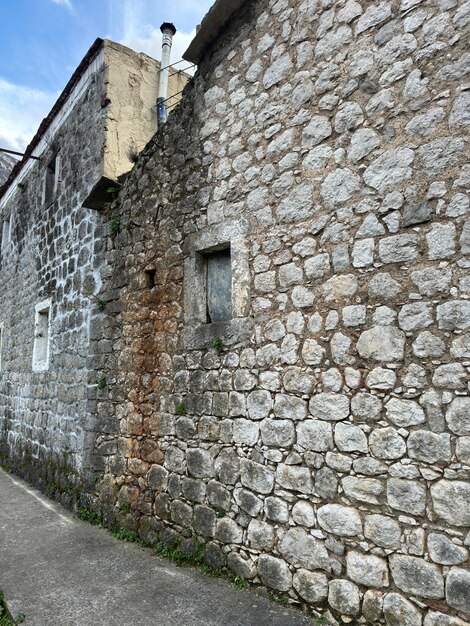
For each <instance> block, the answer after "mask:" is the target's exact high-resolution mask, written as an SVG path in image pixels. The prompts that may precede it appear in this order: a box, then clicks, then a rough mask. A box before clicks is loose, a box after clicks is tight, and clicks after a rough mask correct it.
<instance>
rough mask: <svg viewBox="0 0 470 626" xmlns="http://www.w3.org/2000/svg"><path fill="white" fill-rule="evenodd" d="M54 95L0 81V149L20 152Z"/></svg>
mask: <svg viewBox="0 0 470 626" xmlns="http://www.w3.org/2000/svg"><path fill="white" fill-rule="evenodd" d="M57 95H58V94H57V93H52V92H46V91H39V90H36V89H30V88H29V87H24V86H23V85H15V84H14V83H10V82H8V81H6V80H4V79H2V78H0V138H1V142H2V145H0V147H1V148H9V149H12V150H18V152H22V151H24V149H25V148H26V146H27V145H28V144H29V142H30V141H31V139H32V138H33V136H34V135H35V133H36V131H37V129H38V127H39V124H40V123H41V120H42V119H43V118H44V117H46V115H47V114H48V112H49V111H50V109H51V108H52V105H53V104H54V102H55V100H56V99H57ZM5 144H6V145H5Z"/></svg>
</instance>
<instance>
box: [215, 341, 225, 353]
mask: <svg viewBox="0 0 470 626" xmlns="http://www.w3.org/2000/svg"><path fill="white" fill-rule="evenodd" d="M212 347H213V348H214V350H215V351H216V352H218V353H219V354H220V353H221V352H223V351H224V350H225V345H224V342H223V341H222V339H220V338H217V339H214V341H213V342H212Z"/></svg>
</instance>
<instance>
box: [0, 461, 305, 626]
mask: <svg viewBox="0 0 470 626" xmlns="http://www.w3.org/2000/svg"><path fill="white" fill-rule="evenodd" d="M0 587H2V588H3V589H4V591H5V594H6V598H7V601H8V604H9V607H10V610H11V612H12V613H13V614H14V615H16V614H18V613H19V612H21V613H24V614H25V615H26V623H25V624H26V626H252V625H253V626H312V625H313V622H312V621H311V620H309V619H308V618H306V617H303V616H302V615H301V614H300V613H299V612H297V611H295V610H293V609H285V608H283V607H281V606H280V605H277V604H274V603H272V602H269V601H268V600H265V599H264V598H260V597H258V596H257V595H255V594H253V593H252V592H250V591H247V590H245V591H236V590H235V589H233V588H232V587H231V586H230V585H229V584H228V583H227V582H226V581H223V580H218V579H213V578H209V577H207V576H204V575H203V574H202V573H200V572H199V571H198V570H195V569H189V568H178V567H176V566H174V565H173V564H172V563H170V562H168V561H166V560H164V559H161V558H158V557H157V556H155V555H154V554H152V552H151V551H150V550H147V549H145V548H142V547H140V546H138V545H136V544H131V543H125V542H122V541H118V540H117V539H114V538H113V537H112V536H111V535H110V534H109V533H108V532H107V531H106V530H104V529H101V528H97V527H95V526H91V525H90V524H87V523H85V522H82V521H80V520H77V519H75V518H74V517H73V516H72V515H71V514H70V513H69V512H68V511H66V510H65V509H63V508H62V507H60V505H58V504H56V503H54V502H51V501H50V500H47V499H46V498H44V496H42V495H41V494H40V493H39V492H37V491H35V490H33V489H32V488H31V487H29V485H27V484H26V483H24V482H22V481H20V480H19V479H17V478H16V477H14V476H10V475H9V474H6V473H5V472H3V471H2V470H0Z"/></svg>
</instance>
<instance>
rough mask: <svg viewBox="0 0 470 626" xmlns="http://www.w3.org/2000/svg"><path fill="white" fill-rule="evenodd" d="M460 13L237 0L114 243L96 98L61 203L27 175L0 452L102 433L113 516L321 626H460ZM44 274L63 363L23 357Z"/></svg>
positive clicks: (326, 0) (6, 305)
mask: <svg viewBox="0 0 470 626" xmlns="http://www.w3.org/2000/svg"><path fill="white" fill-rule="evenodd" d="M469 14H470V10H469V3H468V2H463V1H462V0H428V1H427V2H419V0H401V1H399V0H393V1H390V2H388V1H386V0H384V1H381V2H375V1H374V2H369V1H368V2H366V1H365V0H362V1H361V2H359V1H355V0H348V1H347V2H346V1H345V0H339V1H337V2H334V1H333V0H322V1H320V0H304V1H302V0H297V1H295V0H290V1H289V0H259V1H258V2H254V1H250V2H248V3H247V4H246V7H245V9H244V10H243V11H242V12H241V13H240V14H239V15H238V17H237V18H236V19H235V20H233V22H232V23H231V25H230V27H229V28H228V29H227V31H226V32H224V33H223V37H221V39H220V41H218V42H216V43H215V45H214V47H213V49H212V50H208V51H207V54H206V57H205V59H204V60H203V62H202V63H201V65H200V68H199V71H198V74H197V75H196V77H195V79H194V81H193V83H192V86H191V88H189V89H187V91H186V94H185V98H184V99H183V101H182V103H181V104H180V106H179V107H178V109H177V111H176V112H175V113H174V114H173V115H172V116H171V117H170V120H169V123H168V124H167V126H166V127H165V129H164V131H163V132H160V133H158V134H157V135H156V136H155V138H154V139H153V141H152V142H151V143H150V144H149V146H148V147H147V149H146V151H145V152H144V154H143V156H142V157H141V158H140V159H139V161H138V162H137V164H136V166H135V168H134V170H133V172H132V174H131V175H130V177H129V179H128V181H127V183H126V185H125V187H124V189H123V191H122V192H121V194H120V196H119V199H118V202H117V203H116V204H115V205H114V208H113V210H112V214H111V215H110V216H109V217H110V218H111V219H112V224H113V228H112V236H110V237H108V239H107V240H103V241H100V240H99V239H98V238H99V237H100V234H101V230H102V228H101V226H100V222H101V217H100V216H98V215H96V214H94V213H93V212H90V211H85V210H83V209H76V208H74V209H73V210H72V207H75V206H76V205H75V204H73V203H70V204H68V201H69V199H71V198H73V197H74V193H76V191H75V190H76V187H75V186H74V185H75V183H74V176H75V174H74V172H75V169H76V167H75V169H74V167H72V162H73V159H74V155H76V153H77V146H80V145H83V152H82V154H84V155H90V154H93V150H90V151H89V150H88V145H89V144H86V143H85V140H84V139H82V138H81V137H82V135H81V133H83V134H85V128H86V126H87V124H89V120H90V115H93V111H96V110H99V107H98V108H93V107H92V106H91V103H92V102H93V100H94V99H95V98H96V99H99V97H100V94H99V93H98V91H96V92H95V91H93V90H92V91H91V92H90V94H89V95H88V96H87V99H86V100H85V101H84V102H83V106H82V108H81V109H80V111H79V113H78V114H77V118H74V119H72V118H71V119H70V121H69V122H68V124H70V133H71V134H70V135H69V134H67V135H66V136H65V138H66V139H68V138H69V137H72V136H73V141H72V140H71V139H70V140H68V141H65V144H64V145H65V146H67V148H66V149H65V164H64V167H65V171H67V172H69V173H68V176H69V179H68V181H67V182H66V183H65V184H64V186H63V194H64V196H63V201H61V202H59V203H58V205H57V206H55V207H54V209H53V210H52V211H51V212H50V215H47V214H44V212H43V211H41V208H40V206H39V203H38V193H39V192H38V188H37V187H36V188H35V187H34V184H33V182H31V184H30V183H29V182H28V186H27V188H26V189H22V190H20V189H19V190H18V191H17V196H16V198H17V200H16V203H15V215H16V216H17V217H15V228H16V229H20V230H21V233H22V234H21V236H19V235H17V236H16V240H17V241H20V242H21V245H18V246H17V248H14V247H13V248H12V250H11V251H10V255H11V256H8V258H7V261H2V263H3V265H2V283H1V286H0V289H3V290H4V291H3V292H0V311H1V315H3V318H4V319H7V320H9V321H8V324H7V326H6V328H7V329H8V327H9V325H10V326H11V331H9V330H7V332H6V333H5V337H6V346H7V350H6V353H7V354H9V355H10V356H8V359H9V363H7V364H8V368H7V371H6V372H4V373H3V374H2V380H1V385H2V386H1V393H0V404H1V405H2V407H3V408H2V410H3V411H4V415H6V420H5V419H4V420H3V424H4V425H5V424H6V430H7V431H8V433H9V435H8V438H9V440H8V441H5V442H4V448H5V449H10V450H11V449H12V448H11V440H12V438H15V441H16V440H18V441H19V442H20V441H21V442H24V446H25V449H26V450H29V451H30V452H28V454H29V455H30V457H31V458H34V459H37V460H38V463H37V464H36V465H35V468H36V472H44V468H46V469H47V467H48V465H47V463H48V459H49V455H50V450H56V449H57V450H58V451H60V452H62V450H63V449H65V450H72V455H73V452H74V450H75V449H76V446H77V445H78V444H76V443H74V442H75V441H77V442H78V441H85V431H86V430H87V429H89V431H90V437H91V436H92V433H93V432H95V435H93V436H94V449H93V454H92V455H90V456H89V458H88V461H87V464H85V467H86V469H89V468H90V467H93V469H94V471H95V472H96V477H97V478H98V483H97V488H96V491H95V493H93V494H91V497H90V502H91V504H92V505H93V506H94V507H96V508H101V509H102V510H103V512H104V514H105V516H106V519H107V520H109V521H110V522H111V521H115V520H117V521H118V522H119V523H125V524H127V525H129V526H131V527H134V528H136V529H137V530H138V531H139V533H140V534H141V536H142V537H143V538H145V539H146V540H148V541H154V540H156V539H157V537H159V538H160V540H163V541H166V542H168V543H172V542H175V541H176V540H177V539H178V540H181V544H180V547H181V549H183V550H191V549H192V546H193V542H194V541H198V542H204V543H205V544H206V552H205V558H206V560H207V562H208V563H209V564H211V565H213V566H216V567H222V566H226V567H228V568H229V569H230V570H231V571H233V572H234V573H235V574H236V575H238V576H242V577H244V578H246V579H249V580H251V581H253V583H255V584H257V585H259V586H262V587H265V588H268V589H271V590H274V591H275V592H278V593H280V594H284V595H285V596H287V597H288V598H290V599H291V600H292V601H293V602H300V603H307V604H309V605H310V606H312V607H314V608H315V610H316V611H319V612H321V613H323V614H324V615H325V619H326V621H327V622H328V623H332V624H334V623H339V622H346V623H347V622H350V623H351V622H352V623H364V622H366V621H367V622H368V623H381V624H384V623H385V624H389V625H395V624H400V625H401V624H409V625H411V626H414V625H415V624H416V625H420V624H424V625H425V626H463V625H464V624H468V623H469V621H468V620H470V605H469V598H470V570H469V568H468V546H469V544H470V537H469V527H470V513H469V511H470V484H469V472H470V470H469V464H470V425H469V408H470V407H469V405H470V399H469V397H468V367H469V363H470V336H469V334H468V333H469V330H468V329H469V328H470V300H469V297H470V281H469V278H468V266H469V259H468V256H466V255H468V254H469V252H470V222H469V201H468V198H467V196H466V195H465V189H466V188H467V187H468V183H469V180H470V170H469V169H468V165H465V156H466V154H468V146H467V145H466V143H465V140H466V138H467V131H468V128H467V127H468V123H469V117H468V112H466V111H468V91H467V90H466V82H465V81H466V80H468V79H467V78H466V72H468V66H469V63H468V62H469V60H470V59H469V55H468V52H466V51H465V50H466V48H465V37H466V36H467V37H468V34H466V33H465V30H466V27H467V26H468V15H469ZM88 103H90V105H89V104H88ZM88 106H90V107H91V110H88V108H87V107H88ZM67 132H68V131H67ZM77 138H78V139H77ZM87 141H88V142H89V141H90V137H89V135H88V137H87ZM466 149H467V152H466ZM67 155H68V156H67ZM90 158H93V157H90ZM67 163H70V167H69V165H67ZM74 166H75V163H74ZM82 166H83V167H84V168H85V166H86V161H84V162H83V164H82ZM82 166H81V167H82ZM36 171H37V172H38V173H39V169H38V170H36ZM23 231H24V232H23ZM17 232H18V230H17ZM45 242H47V244H46V245H45ZM228 245H230V252H231V262H232V275H233V279H232V320H231V321H228V322H221V323H217V324H207V323H204V322H205V321H206V300H205V298H206V294H205V284H204V283H205V276H204V254H205V253H207V254H209V253H210V252H211V251H213V250H218V249H221V248H226V247H227V246H228ZM92 250H94V251H95V253H97V254H99V257H98V258H96V259H95V261H93V255H92ZM102 253H106V254H105V256H106V262H105V263H103V265H101V260H100V259H101V258H102V256H103V254H102ZM15 266H16V268H17V270H16V271H14V267H15ZM98 267H99V269H100V276H99V277H98V276H97V275H96V273H95V272H94V270H96V269H98ZM90 276H92V277H93V285H92V290H93V291H92V293H96V289H98V288H99V287H100V284H101V282H102V290H101V292H100V294H99V296H97V297H98V298H99V302H100V305H101V304H102V305H103V306H100V307H99V309H103V307H104V309H103V310H101V311H100V310H98V307H96V306H93V303H91V302H90V299H89V298H86V297H85V296H84V291H83V286H84V284H85V282H86V279H87V277H90ZM7 281H10V284H11V282H12V281H16V282H17V283H18V284H19V285H20V286H21V288H20V289H18V290H13V289H8V290H7V291H8V295H5V294H6V291H5V285H6V284H7ZM53 292H54V293H55V294H56V296H57V299H56V300H55V302H56V303H55V305H54V307H55V309H54V319H55V320H56V321H55V324H57V326H56V328H57V332H56V333H54V335H55V336H56V337H57V339H56V341H57V344H56V345H57V350H56V349H55V348H54V354H53V359H54V363H55V364H56V365H57V367H55V368H54V371H53V373H51V374H45V373H34V374H32V373H31V372H30V359H31V348H32V326H33V319H32V317H33V310H34V304H35V303H36V302H37V301H38V300H39V299H43V298H46V297H49V296H50V295H51V293H53ZM90 311H92V314H91V313H90ZM28 312H29V313H28ZM88 314H90V315H91V319H90V323H89V324H88V323H87V321H86V320H85V317H86V316H87V315H88ZM0 321H1V318H0ZM20 337H21V342H22V343H21V346H20V345H19V344H18V339H17V338H20ZM23 338H24V341H23ZM4 355H5V351H4ZM4 358H5V356H4ZM98 381H99V384H97V382H98ZM87 383H90V384H89V385H88V387H87V386H86V384H87ZM15 416H20V419H17V418H16V417H15ZM14 419H15V420H17V421H16V422H15V423H12V420H14ZM62 433H64V435H63V446H62V441H61V437H62ZM59 435H60V436H59ZM58 442H60V445H59V443H58ZM6 444H9V445H10V447H8V445H6ZM22 445H23V444H22ZM80 445H81V444H80ZM84 445H85V444H84ZM87 445H91V441H90V440H88V439H87V440H86V445H85V447H86V446H87ZM15 449H16V450H18V449H19V446H16V448H15ZM16 458H18V457H16ZM75 468H76V469H78V471H79V472H81V473H82V476H83V469H82V467H80V465H79V464H78V463H75ZM20 469H21V468H20ZM23 473H24V472H23ZM30 473H31V472H30ZM33 474H34V473H33ZM32 477H33V476H32ZM34 478H35V480H36V481H38V478H37V474H36V475H35V476H34ZM59 487H60V486H59Z"/></svg>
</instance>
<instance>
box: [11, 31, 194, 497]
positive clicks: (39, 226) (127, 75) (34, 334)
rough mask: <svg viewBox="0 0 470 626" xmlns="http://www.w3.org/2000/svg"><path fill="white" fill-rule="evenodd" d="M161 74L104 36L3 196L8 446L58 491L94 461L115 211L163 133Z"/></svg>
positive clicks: (28, 471) (26, 470) (26, 468)
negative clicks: (96, 320) (93, 394)
mask: <svg viewBox="0 0 470 626" xmlns="http://www.w3.org/2000/svg"><path fill="white" fill-rule="evenodd" d="M159 68H160V64H159V62H158V61H155V60H154V59H152V58H150V57H148V56H147V55H145V54H137V53H135V52H134V51H132V50H130V49H128V48H126V47H124V46H121V45H119V44H117V43H114V42H112V41H107V40H101V39H98V40H96V41H95V43H94V44H93V46H92V47H91V48H90V50H89V51H88V53H87V54H86V56H85V58H84V59H83V61H82V62H81V64H80V65H79V67H78V68H77V70H76V72H75V73H74V75H73V76H72V78H71V79H70V81H69V83H68V84H67V86H66V88H65V90H64V91H63V93H62V94H61V96H60V97H59V99H58V101H57V102H56V104H55V105H54V107H53V109H52V111H51V112H50V114H49V116H48V117H47V118H46V119H45V120H44V121H43V122H42V124H41V126H40V128H39V130H38V132H37V134H36V136H35V137H34V139H33V141H32V142H31V144H30V145H29V146H28V148H27V151H26V157H25V158H24V159H23V160H22V161H21V162H19V163H18V164H17V165H16V166H15V167H14V169H13V172H12V173H11V174H10V177H9V179H8V180H7V182H6V183H5V185H4V186H3V187H2V188H1V191H0V227H1V228H0V230H1V237H0V239H1V241H0V448H1V450H2V457H3V458H4V460H5V462H6V463H7V464H8V465H10V466H11V467H12V468H15V469H16V471H18V472H19V473H21V474H23V475H25V476H26V477H28V478H29V479H30V480H32V481H33V482H35V483H36V484H39V485H40V486H41V487H42V488H44V489H46V490H47V491H49V492H59V493H60V492H62V491H63V490H64V487H65V485H68V486H69V487H70V488H72V487H73V485H75V483H76V481H77V475H78V473H79V472H83V470H84V468H85V467H86V466H87V463H88V461H87V458H88V457H87V453H86V450H87V432H88V431H89V430H90V427H91V426H90V424H91V420H92V416H91V414H90V412H89V399H88V388H89V385H90V384H91V383H94V382H96V381H94V380H90V379H89V365H88V355H89V342H90V319H91V318H92V316H93V311H94V310H95V309H96V307H97V306H98V307H99V298H98V297H97V295H96V294H97V293H98V292H99V290H100V288H101V283H102V277H101V275H100V260H99V259H100V252H101V251H102V248H103V246H105V245H106V244H105V242H104V241H103V240H102V231H103V223H104V221H105V219H106V217H105V214H106V203H107V202H109V201H110V199H112V198H113V197H114V193H115V188H116V187H117V185H118V184H119V182H120V181H122V180H123V179H124V178H125V176H126V175H127V173H128V172H129V171H130V170H131V169H132V167H133V165H134V162H135V160H136V158H137V157H138V153H139V152H141V151H142V149H143V148H144V147H145V145H146V144H147V143H148V141H149V140H150V138H151V137H152V136H153V134H154V133H155V130H156V127H157V121H156V119H157V118H156V111H155V105H156V101H157V94H158V76H159ZM186 81H187V76H186V75H184V74H183V73H181V72H176V71H172V72H171V76H170V85H169V91H170V94H172V95H173V94H176V93H178V92H180V91H181V90H182V89H183V87H184V85H185V84H186ZM31 156H33V157H35V158H29V157H31ZM96 209H100V210H101V212H98V211H97V210H96ZM107 228H108V225H107V226H106V229H107ZM88 456H89V455H88Z"/></svg>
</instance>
